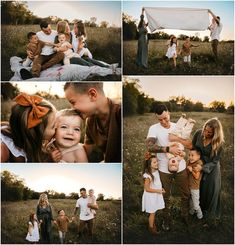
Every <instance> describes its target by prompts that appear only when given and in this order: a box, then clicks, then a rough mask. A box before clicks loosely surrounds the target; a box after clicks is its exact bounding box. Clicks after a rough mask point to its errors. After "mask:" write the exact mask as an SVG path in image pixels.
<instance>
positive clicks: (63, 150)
mask: <svg viewBox="0 0 235 245" xmlns="http://www.w3.org/2000/svg"><path fill="white" fill-rule="evenodd" d="M64 91H65V97H66V98H67V100H68V101H69V103H70V104H71V105H72V107H73V109H67V110H64V111H60V112H57V110H56V108H55V107H54V106H53V105H52V104H51V103H50V102H49V101H47V100H45V99H43V98H42V97H40V96H37V95H28V94H25V93H20V94H19V95H18V96H17V97H16V98H15V99H14V101H15V105H14V106H13V107H12V110H11V116H10V120H9V123H8V122H7V123H2V125H1V162H83V163H86V162H88V161H89V158H90V157H91V156H93V157H94V155H95V157H96V159H97V160H95V161H96V162H101V161H104V162H109V163H111V162H115V163H119V162H121V105H120V104H119V103H116V102H114V101H112V100H111V99H109V98H107V97H106V96H105V93H104V90H103V83H102V82H99V83H72V82H71V83H70V82H67V83H66V84H65V86H64ZM85 120H86V122H85V124H86V130H85V139H84V143H83V144H81V143H80V138H81V130H82V124H83V121H85ZM113 142H115V145H114V144H113ZM93 161H94V160H93Z"/></svg>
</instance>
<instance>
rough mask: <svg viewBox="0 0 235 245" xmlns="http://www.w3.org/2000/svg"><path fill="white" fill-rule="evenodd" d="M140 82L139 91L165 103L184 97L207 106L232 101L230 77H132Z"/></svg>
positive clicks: (227, 104)
mask: <svg viewBox="0 0 235 245" xmlns="http://www.w3.org/2000/svg"><path fill="white" fill-rule="evenodd" d="M132 77H133V78H138V79H139V80H140V86H141V91H143V92H144V93H145V94H147V95H149V96H150V97H152V98H154V99H156V100H160V101H167V100H169V98H170V97H171V96H185V97H186V98H187V99H189V98H191V99H192V101H193V102H196V101H200V102H202V103H203V104H204V105H206V106H208V105H209V103H210V102H212V101H214V100H219V101H224V102H225V103H226V106H229V104H230V102H231V101H233V100H234V87H233V77H232V76H206V77H205V76H171V77H166V76H164V77H163V76H132Z"/></svg>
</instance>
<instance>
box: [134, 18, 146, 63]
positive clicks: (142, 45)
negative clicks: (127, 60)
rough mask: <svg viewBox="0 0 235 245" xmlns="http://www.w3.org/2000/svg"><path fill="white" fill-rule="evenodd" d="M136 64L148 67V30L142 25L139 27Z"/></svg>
mask: <svg viewBox="0 0 235 245" xmlns="http://www.w3.org/2000/svg"><path fill="white" fill-rule="evenodd" d="M140 18H141V19H142V18H144V15H141V16H140ZM136 64H137V65H138V66H142V67H145V68H147V67H148V30H147V28H146V27H143V26H142V27H141V28H139V39H138V49H137V58H136Z"/></svg>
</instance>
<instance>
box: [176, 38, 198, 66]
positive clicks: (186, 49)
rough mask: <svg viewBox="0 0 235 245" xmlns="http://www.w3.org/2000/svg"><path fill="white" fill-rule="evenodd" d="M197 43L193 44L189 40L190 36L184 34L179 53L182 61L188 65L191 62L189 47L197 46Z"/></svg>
mask: <svg viewBox="0 0 235 245" xmlns="http://www.w3.org/2000/svg"><path fill="white" fill-rule="evenodd" d="M198 46H199V45H193V44H192V43H191V42H190V37H188V36H186V39H185V41H184V43H183V46H182V49H181V52H180V53H181V54H182V55H183V59H184V63H185V64H186V63H187V64H188V65H190V64H191V48H192V47H198Z"/></svg>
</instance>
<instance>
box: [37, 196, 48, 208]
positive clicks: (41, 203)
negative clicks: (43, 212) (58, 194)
mask: <svg viewBox="0 0 235 245" xmlns="http://www.w3.org/2000/svg"><path fill="white" fill-rule="evenodd" d="M38 205H39V206H40V207H42V206H44V205H46V206H49V201H48V197H47V194H46V193H42V194H41V195H40V197H39V200H38Z"/></svg>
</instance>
